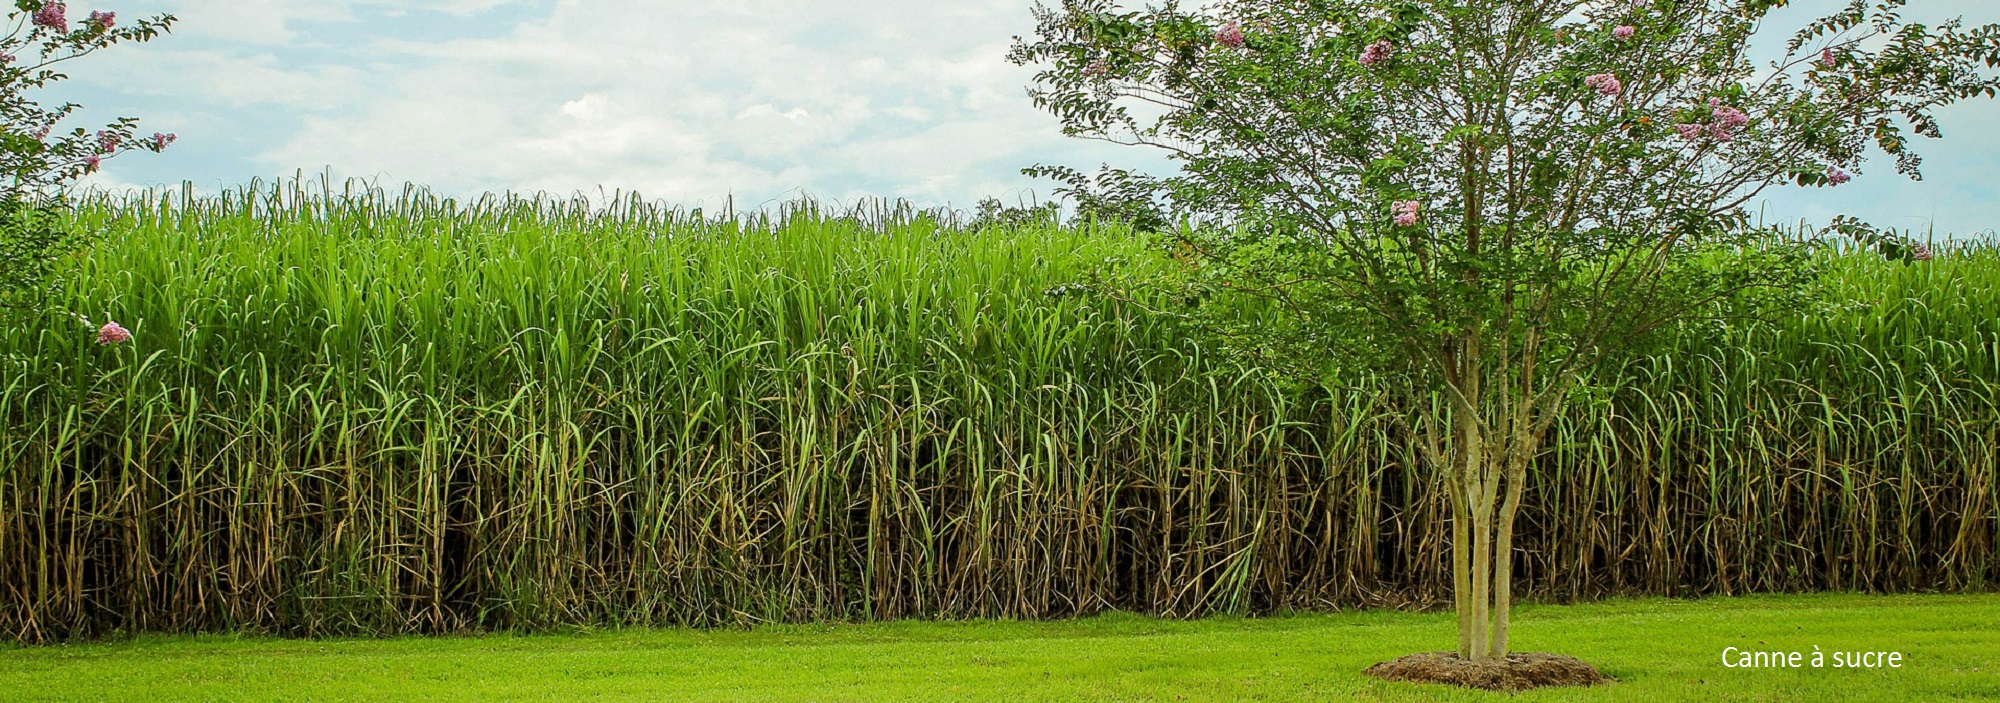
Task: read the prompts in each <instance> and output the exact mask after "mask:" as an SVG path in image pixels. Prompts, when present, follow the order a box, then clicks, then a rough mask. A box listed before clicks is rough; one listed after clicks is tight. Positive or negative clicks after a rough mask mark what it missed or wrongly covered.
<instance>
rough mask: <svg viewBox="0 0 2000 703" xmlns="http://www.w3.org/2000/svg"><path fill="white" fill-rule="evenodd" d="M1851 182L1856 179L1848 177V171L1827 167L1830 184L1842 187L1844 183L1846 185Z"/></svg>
mask: <svg viewBox="0 0 2000 703" xmlns="http://www.w3.org/2000/svg"><path fill="white" fill-rule="evenodd" d="M1851 180H1854V177H1853V176H1850V175H1847V172H1846V171H1842V170H1840V167H1839V166H1828V167H1826V181H1827V182H1828V183H1831V184H1833V185H1840V184H1842V183H1846V182H1848V181H1851Z"/></svg>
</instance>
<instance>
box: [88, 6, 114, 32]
mask: <svg viewBox="0 0 2000 703" xmlns="http://www.w3.org/2000/svg"><path fill="white" fill-rule="evenodd" d="M117 16H118V13H116V12H98V11H96V10H91V11H90V21H91V22H94V23H96V24H97V25H98V26H101V27H103V28H105V29H110V28H111V23H112V22H113V21H114V18H116V17H117Z"/></svg>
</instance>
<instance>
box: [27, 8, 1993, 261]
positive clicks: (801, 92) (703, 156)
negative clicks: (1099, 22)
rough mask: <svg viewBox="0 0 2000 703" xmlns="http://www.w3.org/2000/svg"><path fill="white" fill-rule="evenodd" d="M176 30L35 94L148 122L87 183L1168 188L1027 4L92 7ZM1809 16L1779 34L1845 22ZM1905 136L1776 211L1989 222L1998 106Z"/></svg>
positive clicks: (1008, 191)
mask: <svg viewBox="0 0 2000 703" xmlns="http://www.w3.org/2000/svg"><path fill="white" fill-rule="evenodd" d="M105 1H106V5H105V6H104V7H101V8H100V7H96V6H93V5H89V4H87V3H80V2H71V3H70V13H71V15H72V16H73V19H80V18H81V17H82V16H85V15H88V14H89V12H90V10H92V9H107V10H116V11H117V12H118V16H119V18H120V19H121V20H122V21H124V22H131V21H134V20H136V19H138V18H139V17H141V16H151V15H153V14H157V13H161V12H168V13H172V14H174V15H176V16H178V17H179V22H177V23H176V25H175V28H174V30H173V32H172V33H171V34H168V35H164V36H162V37H160V38H158V39H155V40H153V41H152V42H149V43H145V44H128V45H121V46H116V47H112V48H110V49H107V50H104V51H102V52H100V53H98V54H95V55H92V56H90V57H87V58H84V59H81V60H79V61H76V62H72V63H70V64H67V66H68V67H69V69H68V73H69V74H70V76H71V79H70V80H67V81H63V82H61V83H58V84H56V86H55V87H53V88H51V89H49V90H47V91H44V92H43V93H41V94H38V95H36V96H35V97H36V99H37V100H39V101H41V102H42V103H44V104H57V103H60V102H62V101H65V100H68V101H73V102H77V103H80V104H82V105H83V106H84V108H83V109H82V110H79V112H78V115H77V116H75V117H72V118H71V122H68V123H66V124H74V125H85V126H95V125H100V124H102V123H104V122H107V121H109V120H111V119H113V118H115V117H119V116H135V117H139V118H141V122H140V133H141V134H151V133H153V132H154V131H165V132H175V133H177V134H179V135H180V140H179V141H178V142H177V143H175V144H174V145H173V146H172V147H170V148H169V149H168V150H167V152H166V153H164V154H148V153H131V154H126V155H123V156H120V157H119V158H117V159H113V160H111V161H108V162H106V164H105V168H104V170H103V171H102V172H101V173H99V174H97V175H95V176H92V177H91V178H90V179H89V180H88V181H86V183H87V184H89V185H94V186H96V187H100V188H109V189H123V188H130V187H152V186H161V185H173V186H176V187H177V186H178V185H179V184H180V182H181V181H183V180H187V181H192V182H193V183H194V184H195V186H196V188H197V189H198V190H199V191H201V192H215V191H217V190H219V189H222V188H233V187H236V186H239V185H242V184H244V183H247V182H248V181H249V180H250V179H251V178H252V177H259V176H261V177H263V178H264V179H265V180H266V181H269V180H271V179H272V178H274V177H280V176H282V177H287V178H289V177H291V176H292V175H294V174H295V173H296V172H299V171H304V172H305V173H306V174H307V175H308V176H313V175H316V174H319V173H321V172H323V171H329V170H330V171H331V173H332V174H334V176H335V178H336V179H340V178H346V177H350V176H354V177H362V178H368V179H374V180H375V181H376V182H377V183H378V184H382V185H387V186H394V187H395V188H394V189H397V190H400V186H401V184H402V183H405V182H416V183H421V184H425V185H428V186H430V187H431V188H433V189H434V190H436V191H437V192H440V193H442V194H446V195H454V196H467V195H474V194H478V193H482V192H486V191H495V192H497V191H503V190H512V191H515V192H534V191H549V192H554V193H558V194H564V195H567V194H572V193H576V192H583V193H585V194H586V195H592V196H594V195H597V194H598V193H600V192H603V193H610V192H612V191H617V190H623V191H627V192H630V191H637V192H638V193H640V194H641V195H643V196H644V197H646V198H648V199H654V200H663V201H666V202H668V203H674V204H681V205H686V206H689V207H694V206H706V207H711V208H712V207H716V206H718V205H720V204H721V203H722V201H723V199H724V197H725V196H733V198H734V200H735V202H736V204H737V206H738V207H739V208H744V207H756V206H758V205H759V204H766V203H772V202H776V201H781V200H786V199H790V198H793V197H797V196H798V195H800V194H802V193H808V194H812V195H814V196H817V197H819V198H820V199H822V200H839V201H841V202H844V203H852V202H854V201H856V200H857V199H860V198H864V197H875V196H888V197H901V198H906V199H909V200H910V201H912V202H914V203H916V204H918V205H920V206H926V207H928V206H935V205H950V206H953V207H959V208H970V207H972V206H973V205H974V204H975V203H976V202H977V201H978V200H979V199H980V198H981V197H983V196H987V195H992V196H995V197H999V198H1001V199H1002V200H1006V201H1008V202H1014V201H1017V200H1020V201H1026V200H1028V199H1030V198H1032V197H1035V196H1040V197H1041V198H1042V199H1046V198H1047V197H1048V192H1049V191H1050V189H1051V185H1050V184H1049V183H1048V182H1046V181H1037V180H1035V179H1030V178H1028V177H1025V176H1022V175H1020V174H1019V169H1020V168H1021V167H1023V166H1028V165H1031V164H1035V163H1049V164H1064V165H1070V166H1075V167H1079V168H1082V169H1084V170H1094V168H1095V167H1096V165H1097V164H1099V163H1103V162H1110V163H1112V164H1113V165H1118V166H1126V167H1135V168H1138V169H1139V170H1142V171H1147V172H1156V173H1157V172H1166V171H1169V170H1170V169H1171V168H1172V166H1171V162H1168V161H1167V160H1165V159H1164V158H1163V157H1162V156H1161V155H1160V154H1158V153H1156V152H1153V151H1150V150H1145V149H1136V148H1125V147H1118V146H1115V145H1108V144H1102V143H1097V142H1088V141H1081V140H1075V139H1069V138H1065V137H1063V136H1061V134H1060V133H1059V132H1058V124H1057V122H1056V121H1055V120H1054V119H1053V118H1051V117H1049V116H1047V115H1046V114H1044V113H1042V112H1041V111H1039V110H1037V109H1035V108H1034V107H1033V106H1032V105H1031V104H1029V102H1028V99H1027V97H1026V96H1025V94H1024V90H1025V88H1026V86H1027V85H1028V84H1029V83H1030V81H1031V76H1032V69H1030V68H1023V67H1017V66H1014V65H1012V64H1009V63H1008V62H1007V61H1006V59H1005V54H1006V51H1007V48H1008V46H1009V44H1010V42H1011V39H1012V37H1013V36H1014V35H1017V34H1028V33H1029V32H1030V31H1031V30H1032V28H1033V20H1032V17H1031V16H1030V14H1029V9H1030V8H1031V7H1032V5H1033V0H840V1H828V0H725V1H716V2H706V1H704V2H692V1H686V0H653V1H644V0H591V1H589V2H581V1H578V0H518V1H516V0H132V1H131V2H120V1H119V0H105ZM1844 4H1845V3H1844V2H1840V1H1836V0H1801V1H1800V2H1797V3H1795V7H1793V8H1790V9H1787V10H1784V11H1782V12H1781V13H1780V14H1779V15H1778V16H1776V17H1774V18H1773V19H1772V20H1771V23H1772V25H1773V30H1774V31H1773V32H1772V36H1773V37H1775V38H1782V36H1785V35H1789V30H1790V29H1791V28H1792V26H1794V25H1796V24H1799V23H1802V22H1803V21H1805V20H1806V19H1809V18H1810V17H1811V16H1817V15H1818V14H1822V13H1823V12H1825V11H1827V10H1830V9H1833V8H1836V7H1838V6H1840V5H1844ZM1913 4H1914V5H1915V6H1916V7H1914V8H1912V9H1911V10H1910V11H1909V12H1907V13H1906V16H1908V17H1909V18H1911V19H1913V20H1927V19H1936V18H1942V17H1949V16H1954V15H1963V16H1964V17H1965V18H1966V20H1967V21H1968V22H1969V23H1973V24H1978V23H1987V22H2000V2H1993V1H1992V0H1928V2H1927V1H1926V0H1916V1H1915V2H1914V3H1913ZM1941 122H1942V126H1943V129H1944V132H1945V139H1944V140H1942V141H1931V140H1918V143H1917V147H1918V148H1919V149H1920V150H1921V152H1922V153H1923V154H1924V155H1925V157H1926V161H1925V169H1924V171H1925V176H1926V179H1925V181H1923V182H1921V183H1913V182H1910V181H1909V180H1908V179H1906V178H1904V177H1902V176H1900V175H1897V174H1896V173H1895V170H1894V168H1893V164H1892V163H1891V162H1890V161H1889V160H1888V159H1886V158H1876V159H1874V160H1871V161H1870V162H1869V163H1868V164H1866V165H1864V167H1863V168H1862V169H1861V173H1860V177H1858V178H1857V179H1856V180H1855V181H1854V182H1852V183H1849V184H1847V185H1845V186H1841V187H1840V188H1836V189H1797V188H1789V189H1782V190H1778V191H1776V192H1770V193H1769V197H1768V198H1767V199H1766V201H1765V202H1764V203H1763V204H1762V205H1763V209H1764V212H1765V214H1766V216H1767V217H1769V218H1771V219H1776V220H1782V221H1795V220H1798V219H1805V220H1808V221H1811V222H1816V223H1823V222H1825V221H1826V220H1827V219H1828V218H1830V217H1831V216H1833V215H1834V214H1839V213H1847V214H1853V215H1857V216H1860V217H1863V218H1864V219H1867V220H1870V221H1872V222H1875V223H1876V224H1879V225H1885V226H1891V227H1898V228H1917V229H1919V230H1922V229H1924V228H1925V227H1928V226H1932V225H1934V226H1935V229H1936V231H1937V232H1938V233H1939V234H1941V235H1945V234H1949V235H1956V236H1967V235H1990V234H1991V232H1992V231H1993V230H1994V228H1995V227H2000V178H1996V177H1995V174H1996V173H2000V103H1995V102H1991V101H1978V102H1972V103H1967V104H1963V105H1959V106H1956V107H1954V108H1952V109H1950V110H1947V111H1944V112H1943V113H1942V120H1941Z"/></svg>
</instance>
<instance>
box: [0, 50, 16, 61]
mask: <svg viewBox="0 0 2000 703" xmlns="http://www.w3.org/2000/svg"><path fill="white" fill-rule="evenodd" d="M13 62H14V55H13V54H8V53H4V52H0V64H10V63H13Z"/></svg>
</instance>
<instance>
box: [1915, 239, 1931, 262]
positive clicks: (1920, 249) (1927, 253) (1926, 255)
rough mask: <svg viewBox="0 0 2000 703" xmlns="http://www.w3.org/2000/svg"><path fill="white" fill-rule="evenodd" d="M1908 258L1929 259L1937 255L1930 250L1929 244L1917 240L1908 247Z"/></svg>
mask: <svg viewBox="0 0 2000 703" xmlns="http://www.w3.org/2000/svg"><path fill="white" fill-rule="evenodd" d="M1910 258H1912V259H1916V260H1918V261H1930V260H1931V259H1934V258H1937V255H1936V254H1934V253H1932V252H1931V245H1929V244H1925V243H1923V242H1917V243H1916V244H1914V245H1912V246H1911V247H1910Z"/></svg>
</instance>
